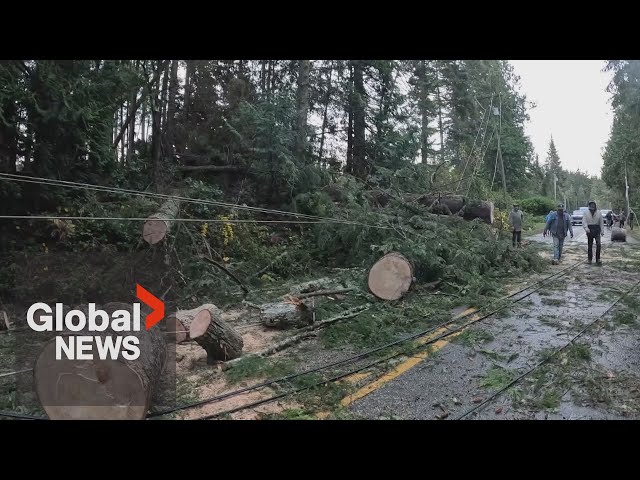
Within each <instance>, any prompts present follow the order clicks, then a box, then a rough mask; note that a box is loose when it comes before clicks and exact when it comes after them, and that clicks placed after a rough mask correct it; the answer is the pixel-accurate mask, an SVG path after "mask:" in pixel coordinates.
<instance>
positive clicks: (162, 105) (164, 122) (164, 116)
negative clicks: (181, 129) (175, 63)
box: [160, 61, 170, 131]
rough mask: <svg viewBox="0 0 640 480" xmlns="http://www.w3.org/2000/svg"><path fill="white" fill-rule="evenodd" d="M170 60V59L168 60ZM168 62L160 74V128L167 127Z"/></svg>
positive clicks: (164, 129)
mask: <svg viewBox="0 0 640 480" xmlns="http://www.w3.org/2000/svg"><path fill="white" fill-rule="evenodd" d="M169 62H170V61H169ZM169 62H167V63H166V64H165V66H164V68H163V74H162V90H161V92H160V113H161V115H160V118H161V119H162V130H163V131H166V129H167V105H168V103H169V102H168V99H167V94H168V91H169Z"/></svg>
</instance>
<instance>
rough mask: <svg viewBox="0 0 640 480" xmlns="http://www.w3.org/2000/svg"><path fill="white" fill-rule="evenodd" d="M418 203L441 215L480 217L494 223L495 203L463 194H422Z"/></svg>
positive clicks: (465, 217)
mask: <svg viewBox="0 0 640 480" xmlns="http://www.w3.org/2000/svg"><path fill="white" fill-rule="evenodd" d="M415 201H416V203H418V204H420V205H424V206H426V207H429V209H430V210H431V212H432V213H436V214H441V215H460V216H461V217H462V218H464V219H465V220H474V219H476V218H479V219H480V220H482V221H483V222H485V223H488V224H490V225H491V224H492V223H493V220H494V218H493V209H494V206H493V203H492V202H485V201H480V200H472V199H468V198H466V197H463V196H461V195H452V196H446V197H444V196H443V197H441V196H437V195H422V196H420V197H418V198H417V199H416V200H415Z"/></svg>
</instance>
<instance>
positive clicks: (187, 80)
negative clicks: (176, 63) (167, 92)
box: [184, 60, 193, 120]
mask: <svg viewBox="0 0 640 480" xmlns="http://www.w3.org/2000/svg"><path fill="white" fill-rule="evenodd" d="M185 63H186V64H187V68H186V73H185V77H184V114H185V117H186V119H187V120H188V119H189V111H190V110H191V77H192V76H193V60H185Z"/></svg>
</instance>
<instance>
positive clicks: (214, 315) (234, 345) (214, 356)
mask: <svg viewBox="0 0 640 480" xmlns="http://www.w3.org/2000/svg"><path fill="white" fill-rule="evenodd" d="M196 310H197V312H196V313H195V314H194V313H193V312H194V311H196ZM178 318H179V319H180V321H181V323H182V324H183V325H184V326H185V327H187V330H188V331H189V333H188V338H189V339H191V340H195V341H196V343H197V344H198V345H200V346H201V347H202V348H204V349H205V351H206V352H207V364H208V365H213V364H214V363H215V362H216V361H227V360H231V359H233V358H237V357H239V356H240V355H242V348H243V347H244V340H242V336H241V335H240V334H239V333H238V332H236V331H235V330H234V329H233V328H232V327H231V326H230V325H229V324H228V323H227V322H225V321H224V320H222V311H221V310H220V309H219V308H218V307H216V306H215V305H213V304H211V303H207V304H204V305H202V306H200V307H198V308H197V309H193V310H188V311H186V312H182V316H180V317H178Z"/></svg>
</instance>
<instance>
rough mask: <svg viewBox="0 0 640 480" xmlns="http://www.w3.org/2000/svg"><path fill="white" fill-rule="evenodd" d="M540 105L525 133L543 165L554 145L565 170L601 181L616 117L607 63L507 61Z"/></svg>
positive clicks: (526, 91)
mask: <svg viewBox="0 0 640 480" xmlns="http://www.w3.org/2000/svg"><path fill="white" fill-rule="evenodd" d="M509 63H511V64H512V65H513V68H514V70H515V73H516V74H517V75H519V76H520V83H521V88H520V90H521V92H522V93H524V94H525V95H526V96H527V99H528V100H529V101H533V102H535V104H536V108H534V109H531V110H530V117H531V120H530V121H529V124H528V125H527V130H526V131H527V134H528V135H529V138H530V139H531V142H532V143H533V146H534V148H535V151H536V153H537V154H538V155H539V156H540V162H541V163H543V162H544V160H545V159H546V157H547V151H548V148H549V140H550V138H551V135H553V140H554V142H555V144H556V148H557V149H558V154H559V155H560V162H561V163H562V166H563V167H564V168H565V169H568V170H572V171H575V170H577V169H578V168H579V169H580V170H581V171H586V172H587V173H588V174H590V175H597V176H600V169H601V167H602V151H603V149H604V146H605V145H606V142H607V139H608V138H609V131H610V128H611V121H612V119H613V114H612V110H611V104H610V103H609V94H608V93H607V92H606V90H605V89H606V87H607V85H608V83H609V80H610V76H609V74H608V73H604V72H602V68H603V67H604V65H605V62H604V61H603V60H509Z"/></svg>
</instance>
